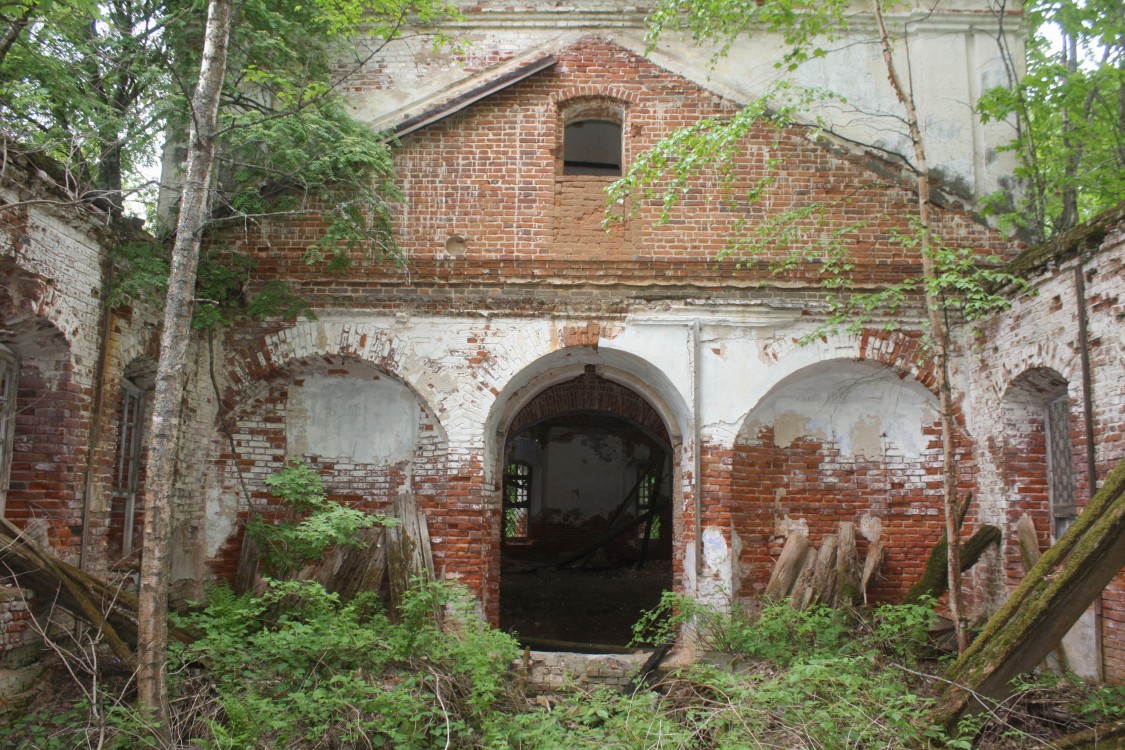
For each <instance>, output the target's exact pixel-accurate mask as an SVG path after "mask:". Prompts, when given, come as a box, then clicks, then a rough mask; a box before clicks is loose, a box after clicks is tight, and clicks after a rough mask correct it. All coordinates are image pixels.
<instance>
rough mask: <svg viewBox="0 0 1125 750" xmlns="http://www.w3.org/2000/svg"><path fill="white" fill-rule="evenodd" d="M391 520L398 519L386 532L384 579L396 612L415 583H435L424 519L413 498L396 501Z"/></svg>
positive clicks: (428, 532)
mask: <svg viewBox="0 0 1125 750" xmlns="http://www.w3.org/2000/svg"><path fill="white" fill-rule="evenodd" d="M390 515H391V517H393V518H395V519H398V523H395V524H392V525H390V526H388V527H387V530H386V542H387V543H386V546H387V555H386V557H387V578H388V582H389V584H390V593H391V604H392V605H393V606H394V608H395V609H398V607H399V606H400V605H401V604H402V600H403V596H404V595H405V594H406V592H407V590H408V589H409V588H410V587H411V584H412V582H413V581H414V580H415V579H418V578H421V579H424V580H429V581H432V580H434V558H433V552H432V550H431V548H430V530H429V526H428V525H427V524H426V516H425V514H424V513H422V512H421V511H420V510H418V506H417V504H416V503H415V502H414V497H413V496H412V495H399V496H398V497H396V498H395V501H394V507H393V510H392V512H391V514H390Z"/></svg>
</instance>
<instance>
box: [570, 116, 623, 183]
mask: <svg viewBox="0 0 1125 750" xmlns="http://www.w3.org/2000/svg"><path fill="white" fill-rule="evenodd" d="M558 115H559V118H558V139H559V141H558V151H557V155H558V161H557V168H556V175H558V176H559V177H565V178H568V179H573V178H587V179H589V178H594V179H601V180H616V179H619V178H620V177H621V176H622V175H624V174H625V171H626V168H627V165H628V155H629V148H628V143H627V139H626V135H625V134H626V132H627V130H626V126H627V120H628V107H627V105H626V103H625V102H623V101H621V100H618V99H615V98H612V97H606V96H591V97H580V98H577V99H571V100H569V101H565V102H560V103H559V105H558ZM583 122H604V123H611V124H613V125H616V126H617V127H618V128H619V133H620V140H619V143H618V146H619V153H618V164H617V171H616V174H597V173H595V174H591V173H588V172H568V171H567V158H566V157H567V138H566V136H567V130H568V129H569V128H571V127H573V126H574V125H576V124H578V123H583Z"/></svg>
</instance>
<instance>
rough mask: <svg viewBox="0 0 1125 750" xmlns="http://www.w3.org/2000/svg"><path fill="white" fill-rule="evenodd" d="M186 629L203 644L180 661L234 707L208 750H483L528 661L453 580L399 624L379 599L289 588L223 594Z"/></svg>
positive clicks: (303, 585) (411, 605)
mask: <svg viewBox="0 0 1125 750" xmlns="http://www.w3.org/2000/svg"><path fill="white" fill-rule="evenodd" d="M279 603H283V604H284V607H283V608H278V607H277V606H276V605H278V604H279ZM435 608H439V609H443V610H445V611H446V612H447V615H446V618H445V628H444V629H442V628H439V627H438V625H437V624H436V623H435V621H434V618H433V613H434V611H435ZM274 611H282V614H281V615H280V616H278V617H277V619H276V620H275V621H263V620H261V619H260V618H261V617H262V615H263V614H264V613H268V612H274ZM184 624H185V625H186V626H187V627H192V628H195V629H196V630H197V632H200V633H201V634H202V637H201V638H200V639H199V640H198V641H196V642H195V643H193V644H191V645H190V646H188V647H184V648H181V649H179V650H178V651H177V652H176V657H177V660H178V663H179V664H180V665H181V667H183V668H185V669H186V668H188V667H189V666H190V667H193V668H199V667H202V668H204V669H205V670H206V672H207V674H208V676H209V680H210V682H211V685H212V688H213V690H214V692H215V695H216V697H217V700H218V702H219V703H220V704H221V706H222V708H223V716H222V717H221V718H220V719H218V720H214V721H212V722H211V723H210V725H209V732H208V737H207V740H206V741H205V742H203V744H202V745H201V746H203V747H209V748H266V747H334V748H350V747H365V748H366V747H393V748H403V750H411V749H412V748H418V749H419V750H420V749H421V748H431V747H445V746H447V743H448V746H449V747H475V746H476V745H475V744H474V738H475V737H478V736H480V734H481V733H482V732H483V731H484V724H485V721H486V717H487V716H488V714H489V712H490V711H491V709H492V708H493V707H494V705H495V704H496V703H497V702H499V701H501V700H503V699H505V697H506V694H505V691H506V689H507V684H508V678H507V675H506V670H507V668H508V666H509V665H510V663H511V662H512V660H513V659H514V658H515V656H516V654H517V648H516V645H515V643H514V642H513V641H512V640H511V638H509V637H508V636H506V635H505V634H503V633H501V632H499V631H496V630H493V629H491V628H489V627H488V626H487V625H486V624H485V623H483V622H482V621H481V620H480V618H479V617H477V616H476V615H475V614H474V612H473V611H472V605H471V602H470V600H469V597H468V595H467V594H466V593H464V592H463V591H462V590H460V589H458V588H456V587H454V586H451V585H449V584H445V583H419V584H418V585H417V586H416V587H415V588H414V589H413V590H412V591H411V592H409V593H408V594H407V596H406V598H405V602H404V605H403V607H402V610H401V619H400V620H399V621H398V622H392V621H391V619H390V618H389V617H388V616H387V614H386V613H385V612H384V611H383V609H382V607H381V606H380V605H379V604H378V603H377V602H376V601H375V600H374V598H373V597H371V596H369V595H364V596H360V597H357V598H356V599H355V600H354V601H352V602H349V603H346V604H345V603H342V602H340V601H339V599H338V597H336V595H334V594H330V593H327V592H326V591H325V590H324V589H323V587H321V586H320V585H319V584H316V583H312V582H308V581H284V582H272V583H271V585H270V587H269V589H268V590H267V591H266V592H265V593H264V594H263V595H262V596H257V597H255V596H235V595H233V594H232V593H230V592H229V590H227V589H216V590H214V591H213V592H212V594H211V603H210V605H209V606H208V607H207V608H205V609H203V610H202V611H200V612H198V613H196V614H194V615H192V616H191V617H189V618H188V619H187V621H186V622H185V623H184Z"/></svg>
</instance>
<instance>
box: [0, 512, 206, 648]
mask: <svg viewBox="0 0 1125 750" xmlns="http://www.w3.org/2000/svg"><path fill="white" fill-rule="evenodd" d="M0 570H3V571H4V572H5V573H8V574H10V575H11V576H12V577H13V578H14V579H15V581H14V582H15V585H16V586H19V587H21V588H26V589H30V590H32V591H34V592H35V593H36V596H37V598H38V599H40V600H41V601H45V602H53V603H55V604H57V605H58V606H60V607H62V608H63V609H64V610H66V611H67V612H69V613H70V614H71V615H73V616H74V617H76V618H78V619H80V620H82V621H83V622H85V623H87V624H89V625H90V626H91V627H93V628H94V629H95V630H97V631H98V632H99V633H101V635H102V636H103V637H104V638H105V642H106V645H107V646H109V648H110V649H111V650H112V651H113V654H114V656H116V657H117V658H119V659H121V661H122V662H124V663H125V664H128V665H132V664H135V661H136V656H135V655H134V653H133V650H134V649H135V648H136V646H137V619H138V618H137V597H136V596H134V595H133V594H131V593H129V592H127V591H123V590H121V589H120V588H118V587H117V586H114V585H113V584H110V583H107V582H106V581H103V580H101V579H100V578H97V577H95V576H92V575H90V574H89V573H86V572H85V571H83V570H79V569H78V568H76V567H74V566H73V565H70V564H69V563H66V562H63V561H62V560H60V559H58V558H57V557H55V556H54V554H52V553H51V552H50V551H48V550H46V549H44V548H43V547H41V546H40V545H39V544H37V543H36V542H35V541H33V540H32V539H31V538H30V537H29V536H28V535H27V534H25V533H24V532H23V531H21V530H20V529H19V528H17V527H16V526H14V525H13V524H12V523H11V522H10V521H8V520H7V519H6V518H0ZM168 635H169V637H170V638H173V639H175V640H177V641H180V642H182V643H190V642H191V641H192V640H194V637H193V636H192V635H191V634H190V633H189V632H188V631H186V630H183V629H182V628H177V627H174V626H172V625H169V626H168Z"/></svg>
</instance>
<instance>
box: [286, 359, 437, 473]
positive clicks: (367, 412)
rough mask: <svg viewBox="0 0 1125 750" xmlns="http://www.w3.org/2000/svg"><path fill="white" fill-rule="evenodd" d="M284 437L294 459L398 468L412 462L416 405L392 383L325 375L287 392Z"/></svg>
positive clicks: (404, 389) (380, 380) (308, 380)
mask: <svg viewBox="0 0 1125 750" xmlns="http://www.w3.org/2000/svg"><path fill="white" fill-rule="evenodd" d="M287 417H288V418H287V420H286V433H287V434H286V437H287V440H288V445H289V451H290V452H291V453H293V454H295V455H315V456H320V457H321V458H334V459H346V460H350V461H354V462H356V463H364V464H376V465H380V464H394V463H398V462H400V461H405V460H408V459H410V458H411V457H413V455H414V445H415V443H416V442H417V438H418V405H417V401H416V400H415V398H414V394H412V393H411V392H410V391H409V390H408V389H407V388H406V387H405V386H403V385H402V384H400V383H396V382H394V381H393V380H389V379H379V380H360V379H357V378H344V377H336V376H326V375H314V376H311V377H306V378H304V381H303V382H302V383H301V384H300V385H296V384H294V385H293V386H292V387H290V389H289V404H288V412H287Z"/></svg>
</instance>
